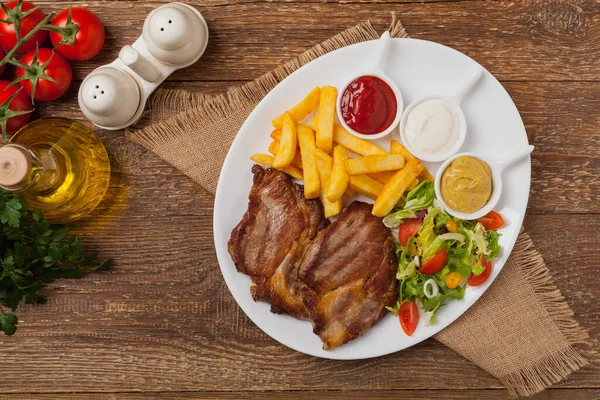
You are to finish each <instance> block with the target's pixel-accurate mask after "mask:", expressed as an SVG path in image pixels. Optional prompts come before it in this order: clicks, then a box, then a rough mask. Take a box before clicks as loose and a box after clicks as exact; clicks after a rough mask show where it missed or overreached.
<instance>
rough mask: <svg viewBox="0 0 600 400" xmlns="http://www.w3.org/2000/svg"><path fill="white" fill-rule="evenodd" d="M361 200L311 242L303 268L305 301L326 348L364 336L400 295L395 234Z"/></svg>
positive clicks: (303, 261)
mask: <svg viewBox="0 0 600 400" xmlns="http://www.w3.org/2000/svg"><path fill="white" fill-rule="evenodd" d="M371 209H372V205H371V204H367V203H363V202H359V201H355V202H353V203H351V204H350V205H349V206H348V207H347V208H346V209H345V210H344V211H343V212H342V214H341V215H340V217H339V218H338V220H337V221H335V222H334V223H332V224H331V225H329V227H327V228H326V229H324V230H322V231H320V232H319V233H318V235H317V237H316V238H315V239H314V240H313V241H312V242H311V243H310V245H309V246H308V249H307V250H306V253H305V255H304V258H303V260H302V263H301V264H300V267H299V270H298V276H299V278H300V280H302V281H303V282H304V283H305V284H306V286H305V287H304V288H302V295H301V297H302V301H303V303H304V305H305V307H306V309H307V311H308V314H309V317H310V319H311V320H312V322H313V328H314V332H315V333H316V334H317V335H319V337H320V338H321V340H322V341H323V348H324V349H325V350H329V349H332V348H334V347H337V346H340V345H342V344H344V343H346V342H348V341H349V340H352V339H355V338H357V337H359V336H362V335H363V334H364V333H365V332H367V331H368V330H369V329H370V328H371V327H373V326H374V325H375V324H376V323H377V322H379V321H380V320H381V319H382V318H383V317H384V316H385V315H386V313H387V311H386V309H385V306H391V305H392V304H394V302H395V301H396V296H397V288H398V282H397V280H396V276H395V275H396V269H397V265H398V264H397V259H396V254H395V246H394V242H393V237H392V234H391V232H390V230H389V229H387V228H386V227H385V225H383V222H382V220H381V218H378V217H375V216H373V215H372V214H371Z"/></svg>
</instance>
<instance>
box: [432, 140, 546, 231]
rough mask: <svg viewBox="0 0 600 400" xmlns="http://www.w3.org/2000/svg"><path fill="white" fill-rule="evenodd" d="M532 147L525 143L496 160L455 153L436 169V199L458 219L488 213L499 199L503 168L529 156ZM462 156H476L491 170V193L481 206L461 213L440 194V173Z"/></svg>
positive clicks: (472, 218)
mask: <svg viewBox="0 0 600 400" xmlns="http://www.w3.org/2000/svg"><path fill="white" fill-rule="evenodd" d="M533 149H534V146H532V145H527V146H525V147H522V148H521V149H519V150H517V151H515V152H514V153H513V154H512V155H510V156H508V157H506V158H503V159H498V160H496V159H492V158H489V157H483V156H481V155H477V154H474V153H460V154H456V155H454V156H453V157H450V158H448V159H447V160H446V161H445V162H444V163H443V164H442V165H441V167H440V168H439V169H438V171H437V173H436V175H435V196H436V198H437V199H438V201H439V202H440V203H441V204H442V206H443V207H444V210H445V211H446V212H447V213H448V214H450V215H452V216H453V217H456V218H459V219H464V220H474V219H477V218H481V217H483V216H484V215H486V214H487V213H489V212H490V211H492V210H493V209H494V207H496V205H497V204H498V201H499V200H500V197H501V195H502V173H503V172H504V170H505V169H506V168H507V167H509V166H511V165H513V164H515V163H517V162H518V161H520V160H522V159H523V158H525V157H527V156H529V154H531V152H532V151H533ZM463 156H470V157H474V158H477V159H479V160H481V161H483V162H484V163H486V164H487V165H488V166H489V167H490V169H491V172H492V193H491V195H490V197H489V199H488V200H487V202H486V203H485V205H484V206H483V207H481V208H480V209H479V210H477V211H475V212H472V213H463V212H460V211H457V210H455V209H453V208H452V207H450V206H449V205H448V204H447V202H446V200H445V199H444V197H443V195H442V188H441V183H442V175H443V174H444V172H445V171H446V169H447V168H448V166H450V164H451V163H452V162H453V161H454V160H456V159H457V158H459V157H463Z"/></svg>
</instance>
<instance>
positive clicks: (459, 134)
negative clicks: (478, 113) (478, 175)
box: [400, 96, 467, 162]
mask: <svg viewBox="0 0 600 400" xmlns="http://www.w3.org/2000/svg"><path fill="white" fill-rule="evenodd" d="M433 102H441V103H443V104H444V105H446V107H447V108H448V109H449V110H450V111H451V114H452V115H453V116H454V117H455V119H456V121H455V124H456V126H455V128H456V138H446V137H439V136H438V137H436V138H432V137H431V136H432V135H431V134H432V133H434V134H435V132H434V131H436V130H437V127H435V126H432V125H433V124H432V123H431V122H432V121H425V123H424V124H423V125H425V129H427V130H429V132H430V133H427V132H421V134H422V137H421V140H423V141H424V142H423V143H424V144H428V145H429V146H430V148H431V147H432V146H435V145H439V144H442V143H441V141H446V140H451V141H452V142H451V143H448V144H447V145H446V146H445V148H443V149H442V150H441V151H426V150H424V149H423V147H422V146H419V145H417V143H415V140H414V139H413V138H412V137H410V131H409V129H407V122H410V120H409V119H410V118H412V117H414V116H415V113H413V111H415V112H417V111H419V108H420V107H422V106H425V105H428V104H430V103H433ZM415 108H416V109H417V110H415ZM428 122H429V123H428ZM434 123H435V121H434ZM446 128H448V127H447V126H446ZM450 129H452V128H450ZM466 137H467V121H466V119H465V114H464V113H463V112H462V110H461V108H460V105H459V104H458V103H457V102H456V101H454V100H453V99H452V98H451V97H444V96H428V97H423V98H421V99H419V100H418V101H415V102H412V103H411V104H410V105H409V106H408V107H407V108H406V110H405V111H404V113H403V114H402V118H401V119H400V138H401V140H402V143H403V144H404V145H405V146H406V148H407V149H408V151H410V152H411V153H412V154H413V155H414V156H415V157H417V158H418V159H420V160H423V161H430V162H439V161H444V160H446V159H447V158H448V157H451V156H452V155H454V154H456V152H457V151H458V150H459V149H460V148H461V147H462V145H463V143H464V142H465V138H466ZM436 139H437V142H436Z"/></svg>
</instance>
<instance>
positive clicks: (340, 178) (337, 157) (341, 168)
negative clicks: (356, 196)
mask: <svg viewBox="0 0 600 400" xmlns="http://www.w3.org/2000/svg"><path fill="white" fill-rule="evenodd" d="M349 158H350V156H349V155H348V152H347V151H346V148H345V147H344V146H342V145H339V144H338V145H337V146H335V148H334V149H333V167H332V170H331V182H330V183H329V189H328V190H327V200H329V201H337V200H339V199H341V198H342V195H343V194H344V192H345V191H346V189H347V188H348V182H349V181H350V175H349V174H348V171H346V166H345V162H346V160H348V159H349Z"/></svg>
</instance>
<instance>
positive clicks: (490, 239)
mask: <svg viewBox="0 0 600 400" xmlns="http://www.w3.org/2000/svg"><path fill="white" fill-rule="evenodd" d="M403 200H404V206H403V207H396V208H394V209H393V210H392V212H391V213H390V214H388V215H387V216H386V217H385V218H384V219H383V222H384V224H385V225H386V226H387V227H388V228H391V229H396V228H398V239H399V243H398V244H397V245H396V255H397V256H398V272H397V274H396V278H397V279H398V281H399V286H398V287H399V289H398V301H397V302H396V305H395V306H393V307H388V310H389V311H391V312H393V313H395V314H399V317H400V324H401V326H402V329H403V330H404V332H406V334H408V335H411V334H412V333H413V332H414V330H415V328H416V326H417V323H418V320H419V306H420V308H421V309H422V311H424V312H425V318H426V321H427V323H428V324H433V323H434V321H435V315H436V313H437V311H438V310H439V309H440V307H441V306H443V305H444V304H445V303H446V301H447V300H448V299H457V300H460V299H462V298H463V297H464V295H465V290H466V288H467V286H478V285H481V284H483V283H484V282H485V281H486V280H487V279H488V277H489V276H490V274H491V270H492V261H493V260H494V259H495V258H496V257H498V254H499V253H500V246H499V245H498V238H499V236H500V235H499V234H498V233H497V232H496V230H495V229H498V228H499V227H500V226H502V224H503V222H504V221H503V220H502V217H501V216H500V215H499V214H498V213H495V212H492V213H490V214H488V215H486V216H485V217H483V218H481V219H479V220H476V221H463V220H459V219H456V218H454V217H452V216H451V215H449V214H447V213H446V212H445V211H444V209H443V207H442V206H441V204H440V203H439V202H438V201H437V200H436V199H435V198H434V184H433V182H429V181H424V182H422V183H420V184H419V185H418V186H417V187H415V188H414V189H413V190H411V191H410V192H409V193H408V194H407V195H406V197H405V198H404V199H403Z"/></svg>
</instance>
